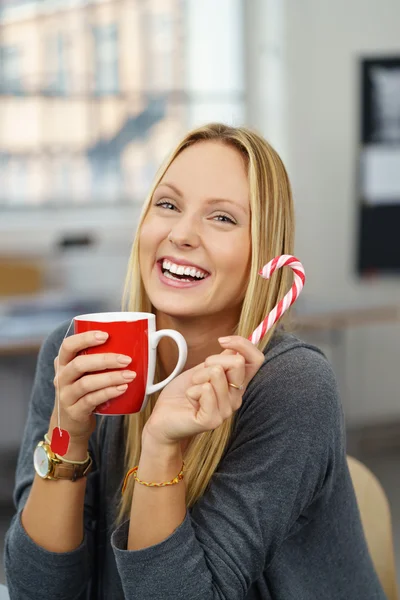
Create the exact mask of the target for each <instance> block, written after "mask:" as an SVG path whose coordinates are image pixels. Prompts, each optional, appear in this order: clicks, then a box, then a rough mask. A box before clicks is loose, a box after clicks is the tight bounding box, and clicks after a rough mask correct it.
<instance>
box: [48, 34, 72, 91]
mask: <svg viewBox="0 0 400 600" xmlns="http://www.w3.org/2000/svg"><path fill="white" fill-rule="evenodd" d="M46 57H47V61H46V63H47V64H46V66H47V81H48V83H47V86H46V92H47V93H48V94H54V95H59V96H63V95H65V94H67V91H68V90H67V65H66V40H65V38H64V36H63V34H62V33H59V34H57V35H51V37H50V38H49V39H48V40H47V44H46Z"/></svg>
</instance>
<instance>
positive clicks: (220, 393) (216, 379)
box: [210, 357, 244, 421]
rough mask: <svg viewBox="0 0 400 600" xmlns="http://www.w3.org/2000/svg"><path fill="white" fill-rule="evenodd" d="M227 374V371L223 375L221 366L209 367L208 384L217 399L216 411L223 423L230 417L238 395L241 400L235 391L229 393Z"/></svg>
mask: <svg viewBox="0 0 400 600" xmlns="http://www.w3.org/2000/svg"><path fill="white" fill-rule="evenodd" d="M233 358H234V357H233ZM243 370H244V369H243ZM228 373H229V370H228V371H227V372H226V373H225V371H224V369H223V367H222V366H221V365H213V366H212V367H210V383H211V385H212V387H213V391H214V394H215V396H216V398H217V403H218V410H219V412H220V414H221V417H222V418H223V420H224V421H225V419H228V418H229V417H230V416H232V414H233V411H234V404H235V405H236V401H235V400H236V399H237V397H238V395H239V397H240V398H241V394H238V393H237V390H232V391H234V392H236V393H235V394H231V393H230V390H231V389H232V388H230V387H229V386H228V379H227V377H228Z"/></svg>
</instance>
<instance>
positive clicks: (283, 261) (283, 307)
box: [248, 254, 306, 344]
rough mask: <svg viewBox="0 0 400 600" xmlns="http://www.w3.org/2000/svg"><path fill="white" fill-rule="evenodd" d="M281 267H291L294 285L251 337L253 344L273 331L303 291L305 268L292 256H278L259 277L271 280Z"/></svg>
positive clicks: (265, 267)
mask: <svg viewBox="0 0 400 600" xmlns="http://www.w3.org/2000/svg"><path fill="white" fill-rule="evenodd" d="M281 267H290V268H291V269H292V271H293V274H294V283H293V285H292V287H291V288H290V290H289V291H288V293H287V294H286V296H285V297H284V298H282V300H280V302H279V303H278V304H277V305H276V306H275V308H273V309H272V310H271V312H270V313H269V315H268V316H267V317H265V319H264V321H263V322H262V323H260V324H259V326H258V327H257V329H255V330H254V331H253V333H252V334H251V336H249V338H248V339H249V340H250V341H251V342H253V344H258V342H259V341H260V340H261V338H263V337H264V335H265V334H266V333H267V332H268V331H269V330H270V329H271V327H272V326H273V325H275V323H276V322H277V321H278V320H279V319H280V318H281V316H282V315H283V313H284V312H286V311H287V309H288V308H289V307H290V306H292V304H293V303H294V302H296V300H297V298H298V297H299V294H300V292H301V290H302V289H303V286H304V283H305V280H306V276H305V273H304V267H303V265H302V264H301V262H300V261H299V259H298V258H296V257H295V256H290V254H283V255H282V256H277V257H276V258H273V259H272V260H271V261H270V262H269V263H268V264H267V265H265V266H264V267H263V268H262V269H261V270H260V271H259V275H261V276H262V277H264V279H269V278H270V277H271V275H272V273H274V272H275V271H276V270H277V269H280V268H281Z"/></svg>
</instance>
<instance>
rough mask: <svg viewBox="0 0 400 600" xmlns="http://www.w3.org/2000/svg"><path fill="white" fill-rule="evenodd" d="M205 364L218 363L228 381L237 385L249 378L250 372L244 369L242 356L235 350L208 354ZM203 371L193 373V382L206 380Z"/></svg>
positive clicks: (214, 364) (212, 364)
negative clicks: (233, 351) (226, 353)
mask: <svg viewBox="0 0 400 600" xmlns="http://www.w3.org/2000/svg"><path fill="white" fill-rule="evenodd" d="M205 364H206V365H207V367H209V368H212V367H213V366H216V365H219V366H220V367H221V368H223V369H224V371H225V372H226V377H227V379H228V382H229V383H234V384H235V385H238V386H242V385H244V384H246V383H247V382H248V381H249V380H250V379H251V375H250V373H249V372H247V371H246V364H245V359H244V357H243V356H242V355H241V354H238V353H237V352H235V353H234V354H230V355H223V354H217V355H214V356H209V357H208V358H207V359H206V361H205ZM204 372H205V369H203V370H202V371H198V372H197V373H195V374H193V376H192V381H193V383H202V381H207V379H205V374H204Z"/></svg>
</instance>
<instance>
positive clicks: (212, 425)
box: [196, 383, 224, 430]
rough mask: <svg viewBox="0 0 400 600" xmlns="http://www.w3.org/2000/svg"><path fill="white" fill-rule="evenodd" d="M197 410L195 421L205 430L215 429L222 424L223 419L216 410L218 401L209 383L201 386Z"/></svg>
mask: <svg viewBox="0 0 400 600" xmlns="http://www.w3.org/2000/svg"><path fill="white" fill-rule="evenodd" d="M199 405H200V406H199V410H198V411H197V414H196V420H197V421H198V422H199V423H201V425H202V426H203V427H206V428H207V430H212V429H216V428H217V427H219V426H220V425H222V423H223V422H224V419H223V417H222V415H221V413H220V411H219V410H218V401H217V397H216V395H215V393H214V389H213V386H212V385H211V383H204V384H203V385H202V393H201V396H200V399H199Z"/></svg>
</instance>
